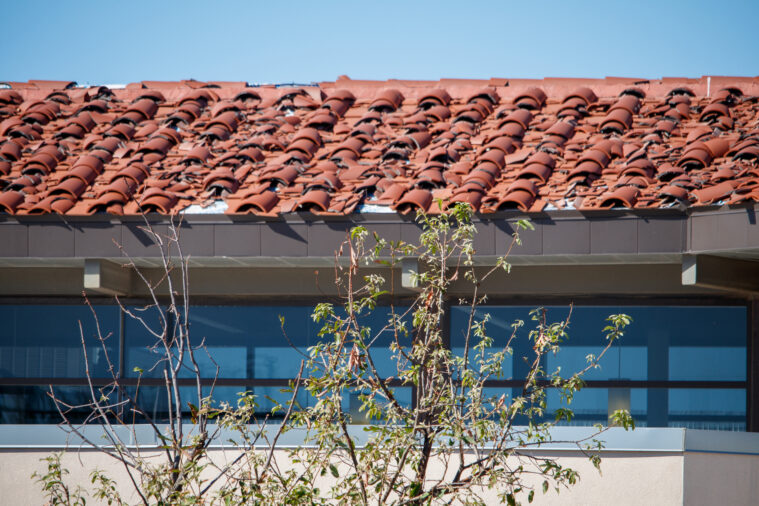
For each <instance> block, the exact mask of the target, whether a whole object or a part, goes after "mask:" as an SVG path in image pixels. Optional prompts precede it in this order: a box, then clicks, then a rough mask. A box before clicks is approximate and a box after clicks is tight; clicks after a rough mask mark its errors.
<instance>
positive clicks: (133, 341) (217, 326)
mask: <svg viewBox="0 0 759 506" xmlns="http://www.w3.org/2000/svg"><path fill="white" fill-rule="evenodd" d="M131 309H132V308H130V310H131ZM135 309H136V308H135ZM313 309H314V308H313V307H312V306H193V307H192V308H191V309H190V311H189V322H190V336H191V342H192V343H193V345H194V346H196V347H199V346H200V345H201V344H202V345H203V346H204V349H203V348H199V349H197V350H196V351H195V358H196V360H197V363H198V366H199V368H200V371H201V375H202V376H203V377H206V378H213V377H215V376H216V368H217V365H218V377H219V378H265V379H292V378H294V377H296V376H297V374H298V369H299V368H300V363H301V360H305V359H306V357H307V355H308V347H309V346H312V345H314V344H316V342H317V341H318V340H319V339H330V336H323V337H322V338H320V337H319V336H318V334H319V330H320V329H321V328H322V326H323V323H321V322H320V323H317V322H314V321H313V318H312V317H311V315H312V313H313ZM400 310H403V308H401V309H400ZM388 312H389V308H385V307H379V308H377V311H375V312H373V313H371V314H369V315H366V316H362V317H361V318H359V323H360V324H361V325H364V326H368V327H370V328H371V329H372V333H371V336H372V337H371V342H372V348H371V353H372V358H373V360H374V361H375V364H376V365H377V369H378V371H379V373H380V374H387V375H392V374H394V373H395V371H397V368H396V366H395V364H394V362H393V360H392V357H391V354H390V352H389V349H388V347H389V344H390V342H391V341H393V340H394V339H395V336H394V334H393V333H392V332H391V331H389V330H387V329H385V326H386V325H387V321H388V318H389V314H388ZM141 317H142V319H143V321H144V323H143V322H141V321H139V320H135V319H133V318H129V317H127V318H126V321H125V342H126V371H127V374H129V375H130V376H136V375H137V373H135V372H134V368H135V367H139V368H140V369H142V371H143V376H144V377H162V376H163V366H164V364H163V363H158V362H157V361H158V360H160V359H161V357H162V353H163V351H162V350H161V349H160V347H157V346H156V344H157V343H159V340H157V339H156V337H155V336H154V335H152V334H151V333H150V331H149V330H148V327H149V328H151V329H154V331H156V329H159V328H160V315H159V314H158V313H157V311H156V310H155V309H151V310H149V311H147V312H146V313H145V314H143V315H141ZM280 317H281V318H284V331H283V325H282V323H281V320H280ZM146 325H147V326H148V327H146ZM383 329H384V330H383ZM399 339H401V340H404V338H403V337H400V338H399ZM407 341H408V340H407V339H405V342H407ZM185 363H186V365H187V366H186V367H185V368H184V370H183V371H182V373H181V374H180V376H181V377H184V378H189V377H193V372H192V370H191V369H190V364H191V362H190V361H189V360H185Z"/></svg>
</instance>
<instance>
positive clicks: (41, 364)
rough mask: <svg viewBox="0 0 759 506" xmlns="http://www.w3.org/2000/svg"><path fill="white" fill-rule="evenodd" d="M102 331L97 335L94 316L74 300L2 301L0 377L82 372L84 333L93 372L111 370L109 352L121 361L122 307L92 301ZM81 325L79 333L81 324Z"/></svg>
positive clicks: (77, 374) (104, 373)
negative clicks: (56, 302) (62, 303)
mask: <svg viewBox="0 0 759 506" xmlns="http://www.w3.org/2000/svg"><path fill="white" fill-rule="evenodd" d="M94 309H95V314H96V315H97V322H98V323H99V325H100V332H101V335H102V337H104V338H105V337H107V339H106V347H105V350H104V349H103V347H102V345H101V343H100V341H99V340H98V338H97V325H96V320H95V316H93V314H92V311H91V310H90V308H89V307H88V306H86V305H84V304H81V305H71V306H52V305H51V306H15V305H14V306H0V321H2V322H3V325H1V326H0V377H6V378H8V377H15V378H77V377H79V378H81V377H84V375H85V370H86V368H85V366H86V364H85V360H84V354H83V351H82V342H81V337H82V336H83V337H84V340H85V344H86V346H87V357H88V361H89V368H90V375H91V377H95V378H104V377H106V376H109V374H108V360H107V359H106V352H107V355H108V357H110V360H111V362H112V364H113V365H114V367H115V368H118V365H119V356H118V350H119V336H118V331H119V309H118V307H116V306H94ZM80 322H81V325H82V334H80V330H79V324H80Z"/></svg>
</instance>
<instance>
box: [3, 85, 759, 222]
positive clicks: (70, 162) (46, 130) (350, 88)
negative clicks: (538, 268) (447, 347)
mask: <svg viewBox="0 0 759 506" xmlns="http://www.w3.org/2000/svg"><path fill="white" fill-rule="evenodd" d="M11 85H12V86H13V89H10V90H0V188H2V189H3V191H2V192H1V193H0V212H6V213H16V214H23V213H32V214H35V213H46V212H49V213H68V214H77V213H82V214H87V213H99V212H106V213H115V214H121V213H137V212H139V210H140V209H143V210H147V211H151V212H152V211H155V212H162V213H170V212H177V211H181V210H182V209H184V208H185V207H187V206H189V205H191V204H200V205H207V204H208V203H210V202H212V201H214V200H218V199H221V200H223V201H225V202H226V204H227V211H226V212H227V213H248V212H254V213H256V214H261V215H264V216H275V215H277V214H280V213H287V212H296V211H297V212H303V211H306V212H308V211H310V212H315V213H327V214H345V213H349V212H354V210H355V209H361V208H357V207H356V206H358V205H359V204H360V203H361V202H362V201H363V202H365V203H366V204H372V206H369V207H368V208H367V210H366V211H367V212H368V211H370V210H371V209H370V208H372V209H373V208H374V207H376V206H386V207H387V206H389V207H390V208H392V209H395V210H397V211H398V212H409V211H411V210H413V209H416V208H422V209H426V210H429V211H430V212H439V210H437V206H435V205H433V200H434V199H437V198H442V199H445V201H446V202H444V203H443V206H444V207H445V206H448V205H450V204H451V203H453V202H458V201H461V202H469V203H470V204H471V205H472V206H473V207H475V208H476V209H479V206H480V205H482V209H481V211H482V212H491V211H493V210H497V209H499V208H501V209H503V208H516V209H521V210H522V211H532V212H534V211H536V210H539V209H543V208H544V207H545V206H546V205H551V206H553V207H552V208H557V209H562V208H564V207H566V206H567V203H570V205H572V203H573V205H574V206H575V207H577V206H578V205H580V203H581V201H582V206H583V207H585V208H594V207H596V208H597V207H609V206H619V207H668V206H670V205H673V204H675V203H677V202H681V203H683V202H684V203H688V202H694V204H695V205H714V204H717V203H728V204H735V203H740V202H745V201H747V200H753V201H757V200H759V190H757V186H759V185H757V182H758V181H759V168H757V164H758V163H759V110H758V109H757V100H756V98H755V97H756V96H759V81H757V80H756V79H752V78H749V79H743V78H728V77H719V78H717V77H713V78H712V80H711V90H712V93H711V94H709V96H707V90H708V85H707V79H706V78H703V79H696V80H692V79H678V78H667V79H662V80H658V81H645V80H635V79H625V78H607V79H601V80H593V79H557V78H547V79H544V80H505V79H493V80H489V81H476V80H455V79H446V80H441V81H439V82H421V81H396V80H392V81H387V82H369V81H353V80H350V79H339V80H338V81H337V82H335V83H321V84H320V85H318V86H304V87H300V88H298V87H281V88H277V87H274V86H258V87H247V86H246V84H245V83H200V82H197V81H182V82H147V81H146V82H142V83H136V84H131V85H128V86H126V88H124V89H112V90H111V89H108V88H106V87H91V88H74V87H72V86H73V83H68V82H43V81H31V82H29V83H12V84H11ZM715 89H716V90H717V91H713V90H715Z"/></svg>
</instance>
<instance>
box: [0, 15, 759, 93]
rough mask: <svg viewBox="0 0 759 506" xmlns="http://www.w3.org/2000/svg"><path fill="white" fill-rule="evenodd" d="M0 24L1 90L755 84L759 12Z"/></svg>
mask: <svg viewBox="0 0 759 506" xmlns="http://www.w3.org/2000/svg"><path fill="white" fill-rule="evenodd" d="M2 12H3V14H2V18H3V19H2V23H1V25H2V29H1V30H0V48H2V57H1V58H0V80H24V81H25V80H27V79H70V80H75V81H77V82H79V83H80V84H87V83H89V84H113V83H128V82H132V81H140V80H176V79H187V78H194V79H198V80H240V81H249V82H301V83H307V82H312V81H321V80H334V79H335V78H336V77H337V76H338V75H340V74H347V75H349V76H350V77H352V78H354V79H389V78H404V79H439V78H441V77H465V78H488V77H512V78H517V77H547V76H548V77H604V76H627V77H646V78H657V77H662V76H677V77H699V76H701V75H743V76H745V75H750V76H755V75H759V28H757V22H759V0H743V1H735V0H722V1H718V0H715V1H713V2H705V1H667V0H657V1H648V0H643V1H632V2H630V1H621V0H606V1H572V0H565V1H556V2H549V1H544V2H541V1H530V0H522V1H520V2H512V1H505V0H504V1H500V2H499V1H493V2H475V1H466V0H459V1H452V2H448V1H438V2H414V1H412V0H405V1H392V0H377V1H373V2H362V1H358V0H356V1H354V2H350V1H341V2H337V1H335V2H330V1H325V0H322V1H310V2H305V1H304V2H295V1H293V2H277V1H273V0H269V1H258V2H254V1H247V2H243V1H226V2H225V1H221V0H217V1H212V0H209V1H206V2H200V1H177V0H173V1H161V0H153V1H145V0H132V1H105V0H101V1H63V0H55V1H54V0H49V1H41V0H39V1H38V0H23V1H22V0H17V1H12V2H11V1H7V2H4V3H3V7H2Z"/></svg>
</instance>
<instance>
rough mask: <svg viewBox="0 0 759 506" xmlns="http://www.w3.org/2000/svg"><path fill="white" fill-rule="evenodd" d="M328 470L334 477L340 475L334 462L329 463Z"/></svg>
mask: <svg viewBox="0 0 759 506" xmlns="http://www.w3.org/2000/svg"><path fill="white" fill-rule="evenodd" d="M329 472H330V473H332V476H334V477H335V478H339V477H340V473H339V472H338V471H337V467H335V465H334V464H330V465H329Z"/></svg>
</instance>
